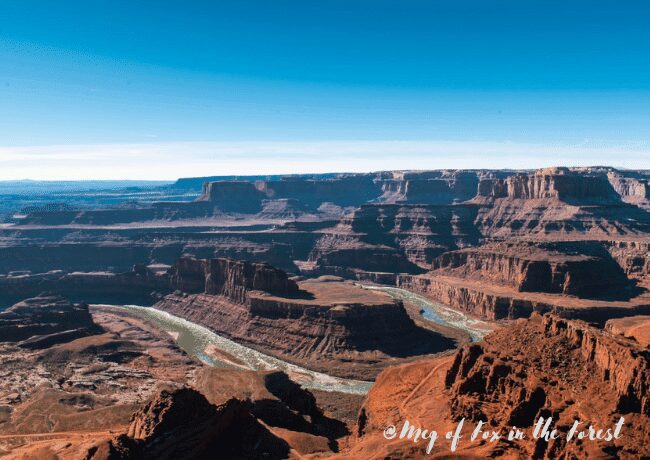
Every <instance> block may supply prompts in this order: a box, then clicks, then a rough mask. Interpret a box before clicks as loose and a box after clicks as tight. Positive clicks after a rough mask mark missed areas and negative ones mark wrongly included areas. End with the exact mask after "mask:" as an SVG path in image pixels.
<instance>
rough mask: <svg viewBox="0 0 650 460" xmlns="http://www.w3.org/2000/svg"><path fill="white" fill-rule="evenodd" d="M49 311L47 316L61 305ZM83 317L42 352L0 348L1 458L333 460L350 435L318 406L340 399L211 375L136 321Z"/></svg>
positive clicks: (108, 312)
mask: <svg viewBox="0 0 650 460" xmlns="http://www.w3.org/2000/svg"><path fill="white" fill-rule="evenodd" d="M43 302H45V301H44V300H43V299H42V300H41V305H40V306H39V308H41V309H45V308H47V307H45V306H44V305H43V304H42V303H43ZM52 302H53V303H52V304H51V305H50V307H51V308H50V313H49V314H50V315H55V312H56V311H61V306H62V305H67V302H66V301H65V300H64V299H58V301H56V302H55V301H52ZM26 303H28V304H29V303H30V302H26ZM31 303H33V302H31ZM84 311H85V314H86V315H87V317H86V319H87V320H89V321H91V324H94V325H95V327H96V328H97V333H96V334H94V335H88V336H84V337H81V338H76V339H70V340H67V341H63V342H60V343H57V344H53V345H50V346H48V347H43V348H42V349H38V350H35V349H32V348H24V347H20V346H18V345H19V344H20V343H21V342H15V343H14V342H11V343H10V342H6V343H2V344H0V366H1V367H0V376H1V377H2V379H1V380H0V454H2V455H4V454H7V455H9V457H8V458H25V459H33V458H37V459H40V458H44V459H51V458H87V459H90V458H93V459H119V458H124V459H126V458H129V459H131V458H152V459H153V458H156V459H157V458H170V459H171V458H174V459H176V458H214V457H215V455H216V456H218V457H219V458H224V459H241V458H251V459H252V458H260V456H262V457H263V458H272V459H280V458H292V457H293V458H297V457H299V456H300V455H307V454H313V453H329V454H331V453H333V452H335V451H336V450H338V439H340V438H341V437H342V436H344V435H347V434H348V427H347V425H346V423H348V424H351V423H352V421H351V420H346V421H345V422H342V421H339V420H336V419H334V418H333V417H332V416H331V415H330V414H329V413H326V412H325V411H323V410H322V409H320V407H319V402H323V403H325V404H326V405H328V406H330V407H331V406H333V405H335V404H338V403H339V402H340V401H341V400H346V397H345V395H341V396H339V395H338V394H336V393H332V394H329V393H321V394H319V395H317V396H314V395H313V394H312V393H310V392H308V391H306V390H303V389H302V388H300V387H299V386H298V385H297V384H295V383H294V382H292V381H291V380H289V378H288V376H287V375H286V374H283V373H281V372H255V371H247V370H240V369H222V368H219V369H216V368H209V367H206V366H204V365H202V364H200V363H199V362H196V361H194V360H192V359H190V358H189V357H188V356H186V355H185V354H184V353H183V352H182V351H181V350H180V349H179V348H178V347H177V346H176V345H175V344H174V341H173V339H172V337H171V336H169V335H168V334H167V333H166V332H164V331H161V330H158V329H157V328H155V327H153V326H152V325H151V324H149V323H148V322H146V321H144V320H142V319H139V318H137V317H135V316H132V315H129V314H128V313H126V312H119V316H118V313H117V312H116V311H115V310H114V309H111V308H108V307H93V308H92V311H91V313H90V314H89V313H88V309H87V308H86V309H85V310H84ZM40 318H43V316H42V315H41V316H40ZM49 318H50V319H52V318H53V316H49ZM23 324H24V325H25V327H28V325H29V323H27V322H26V321H25V322H23ZM347 401H348V403H349V404H351V405H352V406H355V405H356V404H357V403H358V402H359V398H358V397H356V398H353V399H351V398H350V397H347ZM356 407H358V406H356ZM354 412H355V413H356V410H355V411H354Z"/></svg>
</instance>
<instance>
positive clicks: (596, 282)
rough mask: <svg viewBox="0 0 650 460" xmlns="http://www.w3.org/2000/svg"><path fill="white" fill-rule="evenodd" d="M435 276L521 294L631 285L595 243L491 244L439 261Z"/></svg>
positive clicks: (587, 292)
mask: <svg viewBox="0 0 650 460" xmlns="http://www.w3.org/2000/svg"><path fill="white" fill-rule="evenodd" d="M432 268H433V269H434V273H441V274H449V275H453V276H460V277H463V278H466V279H483V280H491V281H494V282H496V283H499V284H505V285H508V286H512V287H514V288H515V289H516V290H517V291H520V292H554V293H560V294H567V295H575V296H579V297H593V296H597V295H600V294H603V293H606V292H611V291H613V290H620V289H625V288H626V287H627V286H629V284H630V283H629V281H628V279H627V277H626V276H625V273H624V271H623V270H622V269H621V267H620V266H619V265H618V264H617V263H616V261H614V259H612V257H611V255H610V254H609V252H608V251H607V249H606V247H605V246H604V245H602V244H600V243H596V242H567V243H533V242H517V243H492V244H487V245H484V246H478V247H476V248H466V249H462V250H459V251H451V252H447V253H445V254H442V255H441V256H439V257H437V258H436V259H435V260H434V261H433V263H432Z"/></svg>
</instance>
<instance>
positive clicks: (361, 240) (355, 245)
mask: <svg viewBox="0 0 650 460" xmlns="http://www.w3.org/2000/svg"><path fill="white" fill-rule="evenodd" d="M476 212H477V209H476V207H475V206H473V205H450V206H447V205H440V206H437V205H429V206H417V205H364V206H362V207H361V208H359V209H358V210H356V211H354V212H353V213H351V214H350V215H348V216H346V217H344V218H343V219H341V221H340V222H339V223H338V224H337V225H336V226H335V227H333V228H331V229H328V230H324V231H322V233H324V234H323V236H322V237H321V238H320V239H319V240H318V241H317V242H316V244H315V245H314V249H313V250H312V251H311V253H310V255H309V261H311V262H313V263H314V264H315V265H316V266H317V267H320V269H321V272H322V273H328V274H331V273H333V271H334V270H335V267H344V268H355V269H360V270H364V271H368V272H386V273H400V272H401V273H418V272H422V271H423V270H422V269H423V268H428V267H430V264H431V261H432V260H433V258H434V257H436V256H438V255H439V254H441V253H443V252H445V251H449V250H452V249H457V248H462V247H465V246H469V245H472V244H476V243H477V242H478V240H479V234H478V232H477V231H476V228H475V227H474V219H475V217H476Z"/></svg>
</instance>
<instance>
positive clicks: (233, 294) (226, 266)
mask: <svg viewBox="0 0 650 460" xmlns="http://www.w3.org/2000/svg"><path fill="white" fill-rule="evenodd" d="M170 279H171V285H172V288H174V289H178V290H180V291H184V292H194V293H198V292H204V293H206V294H210V295H218V296H225V297H227V298H229V299H230V300H233V301H236V302H245V301H246V300H247V295H246V294H247V293H248V292H249V291H263V292H267V293H269V294H276V295H280V296H293V295H296V294H298V286H297V285H296V283H295V282H294V281H292V280H290V279H289V278H288V276H287V274H286V273H285V272H283V271H282V270H278V269H276V268H274V267H271V266H270V265H268V264H263V263H251V262H245V261H239V260H232V259H224V258H219V259H209V260H203V259H193V258H186V257H185V258H181V259H179V260H178V262H177V263H176V264H175V265H174V267H172V269H171V270H170Z"/></svg>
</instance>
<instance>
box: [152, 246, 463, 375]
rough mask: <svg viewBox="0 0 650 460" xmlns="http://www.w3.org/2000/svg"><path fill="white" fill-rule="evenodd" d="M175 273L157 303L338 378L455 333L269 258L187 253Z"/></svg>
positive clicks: (421, 351) (435, 345)
mask: <svg viewBox="0 0 650 460" xmlns="http://www.w3.org/2000/svg"><path fill="white" fill-rule="evenodd" d="M172 273H173V275H172V280H173V282H175V283H176V287H177V288H178V289H179V292H176V293H175V294H172V295H168V296H166V297H165V298H164V299H162V300H161V301H160V302H158V303H157V304H156V305H155V308H158V309H160V310H163V311H166V312H169V313H171V314H174V315H176V316H179V317H182V318H184V319H187V320H189V321H192V322H195V323H198V324H201V325H203V326H206V327H208V328H209V329H212V330H213V331H215V332H217V333H219V334H224V335H226V336H228V337H229V338H231V339H233V340H236V341H238V342H240V343H243V344H245V345H248V346H250V347H252V348H255V349H257V350H259V351H262V352H264V353H268V354H271V355H273V356H276V357H278V358H281V359H283V360H286V361H288V362H292V363H295V364H299V365H301V366H304V367H307V368H309V369H313V370H317V371H319V372H326V373H328V374H332V375H336V376H340V377H347V378H354V379H358V380H371V379H372V378H373V377H374V376H375V375H377V373H378V372H379V371H380V370H381V369H383V368H384V367H386V366H387V365H388V364H389V363H391V364H393V363H396V362H403V361H408V360H412V359H415V358H416V357H418V356H422V355H426V354H431V353H436V352H440V351H443V350H447V349H450V348H452V347H453V346H454V345H455V344H456V340H457V338H452V337H450V336H446V335H444V334H443V333H441V332H434V331H432V330H428V329H424V328H421V327H419V326H417V325H416V324H415V322H414V321H413V320H412V319H411V317H410V316H409V314H408V313H407V311H406V309H405V308H404V305H403V303H402V302H401V301H399V300H395V299H393V298H391V297H389V296H388V295H387V294H385V293H382V292H379V291H372V290H367V289H363V288H362V287H359V286H357V285H354V284H353V283H350V282H345V281H343V280H342V279H340V278H336V277H321V278H317V279H310V280H305V281H302V282H298V283H296V282H295V281H293V280H291V279H289V278H288V277H287V275H286V274H285V273H284V272H282V271H281V270H277V269H275V268H273V267H270V266H269V265H266V264H252V263H247V262H241V261H232V260H228V259H212V260H196V259H181V260H180V261H179V262H178V263H177V264H176V266H175V267H174V269H173V270H172ZM183 289H184V290H185V291H186V292H185V293H181V292H180V290H183Z"/></svg>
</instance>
